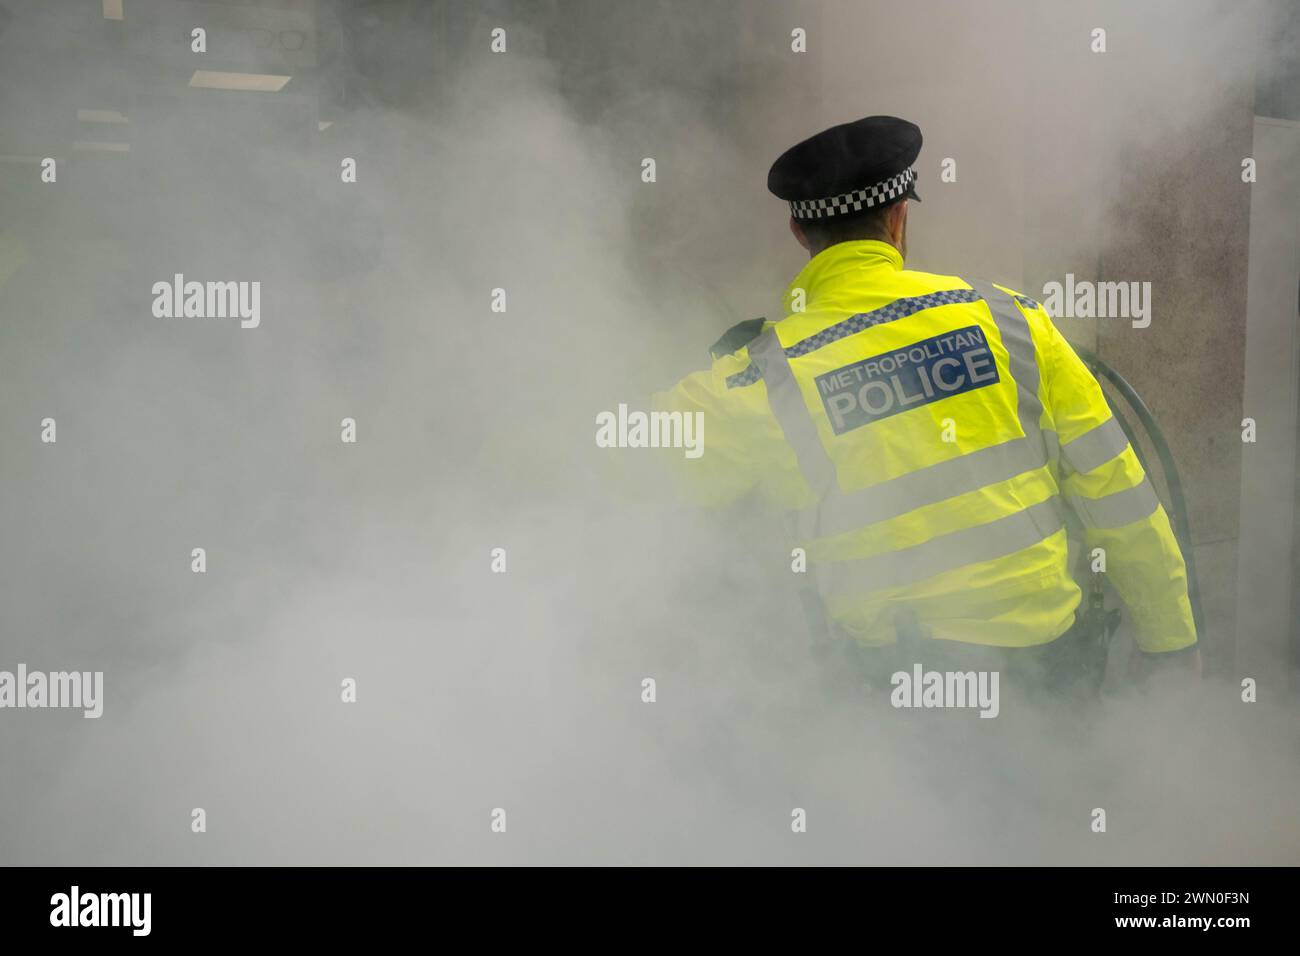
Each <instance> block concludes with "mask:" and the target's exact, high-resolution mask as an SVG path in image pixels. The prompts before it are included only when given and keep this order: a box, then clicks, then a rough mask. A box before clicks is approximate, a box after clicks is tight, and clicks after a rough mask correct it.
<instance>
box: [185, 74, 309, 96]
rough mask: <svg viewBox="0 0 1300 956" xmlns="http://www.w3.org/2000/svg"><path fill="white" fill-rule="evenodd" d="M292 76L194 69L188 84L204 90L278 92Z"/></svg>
mask: <svg viewBox="0 0 1300 956" xmlns="http://www.w3.org/2000/svg"><path fill="white" fill-rule="evenodd" d="M291 79H293V77H290V76H276V75H275V74H272V73H220V72H217V71H215V70H195V71H194V75H193V76H191V77H190V86H193V87H195V88H197V89H204V90H245V91H249V90H251V91H253V92H259V93H278V92H279V91H280V90H282V89H284V84H286V83H288V82H289V81H290V80H291Z"/></svg>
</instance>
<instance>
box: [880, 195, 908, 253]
mask: <svg viewBox="0 0 1300 956" xmlns="http://www.w3.org/2000/svg"><path fill="white" fill-rule="evenodd" d="M885 231H886V232H887V233H889V238H890V239H891V240H892V241H893V243H894V245H895V246H900V245H901V244H902V242H903V240H904V237H906V235H907V200H906V199H904V200H903V201H902V202H898V203H894V205H892V206H890V207H889V208H888V209H886V210H885Z"/></svg>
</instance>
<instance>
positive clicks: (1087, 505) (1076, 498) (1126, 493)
mask: <svg viewBox="0 0 1300 956" xmlns="http://www.w3.org/2000/svg"><path fill="white" fill-rule="evenodd" d="M1069 501H1070V505H1071V506H1072V507H1073V508H1074V511H1075V514H1077V515H1078V516H1079V520H1080V521H1082V522H1083V523H1084V524H1085V525H1086V526H1087V527H1089V528H1122V527H1124V525H1126V524H1132V523H1133V522H1134V521H1141V520H1142V519H1143V518H1147V517H1150V516H1151V514H1152V513H1153V512H1154V511H1155V510H1156V506H1157V505H1159V504H1160V499H1159V498H1157V497H1156V493H1155V489H1153V488H1152V487H1151V482H1150V481H1149V480H1147V479H1146V478H1143V479H1142V483H1141V484H1139V485H1134V486H1133V487H1132V488H1125V489H1124V490H1123V491H1117V492H1115V493H1114V494H1111V495H1106V496H1105V497H1104V498H1085V497H1083V496H1082V495H1070V496H1069Z"/></svg>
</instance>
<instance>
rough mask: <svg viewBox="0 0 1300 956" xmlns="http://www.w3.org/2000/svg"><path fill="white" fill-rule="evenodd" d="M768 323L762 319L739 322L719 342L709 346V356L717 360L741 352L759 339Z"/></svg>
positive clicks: (724, 333)
mask: <svg viewBox="0 0 1300 956" xmlns="http://www.w3.org/2000/svg"><path fill="white" fill-rule="evenodd" d="M766 321H767V320H766V319H764V318H762V317H760V318H757V319H746V320H745V321H744V322H737V323H736V324H735V325H733V326H732V327H731V328H729V329H727V331H725V332H723V333H722V337H721V338H720V339H718V341H716V342H714V343H713V344H712V345H711V346H709V354H710V355H711V356H713V357H714V358H715V359H717V358H722V357H723V356H724V355H731V354H732V353H733V352H739V351H740V350H741V349H743V348H744V347H745V346H746V345H748V344H749V343H750V342H752V341H754V339H756V338H758V334H759V333H760V332H762V331H763V323H764V322H766Z"/></svg>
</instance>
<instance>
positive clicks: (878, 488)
mask: <svg viewBox="0 0 1300 956" xmlns="http://www.w3.org/2000/svg"><path fill="white" fill-rule="evenodd" d="M1043 464H1044V462H1043V460H1042V454H1041V453H1040V452H1039V451H1038V450H1037V449H1035V448H1034V447H1033V446H1032V445H1031V444H1030V442H1029V440H1028V439H1026V438H1013V439H1011V440H1010V441H1005V442H1002V443H1001V444H1000V445H990V446H989V447H988V448H981V449H980V450H979V451H972V452H968V453H967V454H965V455H961V456H959V457H957V458H949V459H948V460H947V461H941V462H937V463H935V464H933V465H929V466H928V467H925V468H921V469H918V470H917V471H913V472H908V473H907V474H905V475H899V476H898V477H897V478H891V479H889V480H888V481H882V482H880V483H879V484H876V485H872V486H871V487H870V488H863V489H861V490H859V491H851V492H845V493H841V494H832V495H830V496H829V497H828V498H827V499H826V502H825V505H824V506H823V507H822V523H821V532H822V534H825V535H836V534H846V533H848V532H850V531H855V530H857V529H858V528H862V527H865V526H867V525H870V524H875V523H876V522H877V521H888V520H889V519H891V518H897V517H899V516H900V515H905V514H907V513H908V512H909V511H912V510H914V509H916V508H921V507H924V506H925V505H931V504H936V503H937V502H940V501H944V500H946V499H948V498H955V497H956V496H957V495H961V494H965V493H966V492H968V491H975V490H977V489H979V488H984V487H986V486H988V485H993V484H997V483H998V482H1002V481H1009V480H1011V479H1012V478H1015V477H1016V476H1017V475H1022V474H1024V473H1025V472H1027V471H1033V470H1034V469H1035V468H1040V467H1042V465H1043Z"/></svg>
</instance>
